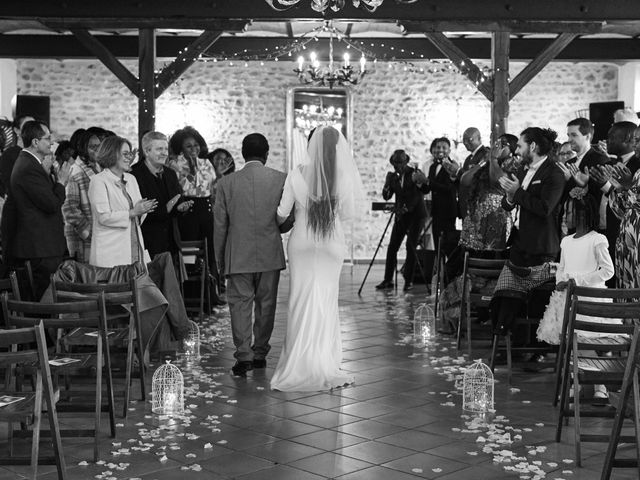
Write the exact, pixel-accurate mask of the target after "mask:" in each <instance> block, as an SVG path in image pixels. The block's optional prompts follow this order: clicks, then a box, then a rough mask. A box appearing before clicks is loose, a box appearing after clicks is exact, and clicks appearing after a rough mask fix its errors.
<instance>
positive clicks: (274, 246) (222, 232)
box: [213, 160, 286, 362]
mask: <svg viewBox="0 0 640 480" xmlns="http://www.w3.org/2000/svg"><path fill="white" fill-rule="evenodd" d="M285 179H286V175H285V174H284V173H282V172H279V171H277V170H274V169H272V168H268V167H265V166H264V165H263V164H262V163H261V162H259V161H257V160H254V161H249V162H247V163H246V165H245V166H244V168H243V169H242V170H240V171H238V172H235V173H233V174H231V175H228V176H225V177H222V178H221V179H220V181H219V183H218V187H217V192H216V203H215V206H214V209H213V210H214V239H213V241H214V249H215V256H216V258H217V259H218V262H219V263H220V264H222V265H221V266H222V267H223V268H224V274H225V275H226V276H227V278H228V281H227V301H228V302H229V309H230V311H231V330H232V332H233V341H234V344H235V346H236V353H235V357H236V359H237V360H238V361H240V362H246V361H251V360H260V359H264V358H265V357H266V355H267V353H268V352H269V350H270V349H271V346H270V345H269V340H270V338H271V332H272V331H273V321H274V318H275V312H276V301H277V298H276V297H277V293H278V281H279V280H280V270H283V269H284V268H285V259H284V250H283V248H282V238H281V237H280V230H279V229H278V221H277V218H276V211H277V208H278V204H279V203H280V197H281V195H282V189H283V187H284V181H285ZM252 310H254V314H255V319H254V324H253V328H252V325H251V317H252ZM252 331H253V338H254V340H253V345H252V341H251V340H252V336H251V334H252Z"/></svg>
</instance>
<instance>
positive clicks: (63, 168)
mask: <svg viewBox="0 0 640 480" xmlns="http://www.w3.org/2000/svg"><path fill="white" fill-rule="evenodd" d="M54 155H55V157H56V161H55V163H54V164H53V168H55V170H56V173H57V174H58V181H59V182H60V183H61V184H62V185H65V186H66V185H67V181H68V180H69V173H70V172H71V165H72V164H73V159H72V156H73V148H71V142H69V141H68V140H63V141H62V142H60V143H59V144H58V148H56V151H55V153H54Z"/></svg>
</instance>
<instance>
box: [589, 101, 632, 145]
mask: <svg viewBox="0 0 640 480" xmlns="http://www.w3.org/2000/svg"><path fill="white" fill-rule="evenodd" d="M621 108H624V102H597V103H590V104H589V119H590V120H591V123H592V124H593V128H594V130H595V131H594V133H593V139H592V141H593V143H596V142H598V141H600V140H606V139H607V132H608V131H609V129H610V128H611V125H613V112H615V111H616V110H619V109H621Z"/></svg>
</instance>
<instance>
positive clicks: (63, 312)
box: [2, 293, 116, 461]
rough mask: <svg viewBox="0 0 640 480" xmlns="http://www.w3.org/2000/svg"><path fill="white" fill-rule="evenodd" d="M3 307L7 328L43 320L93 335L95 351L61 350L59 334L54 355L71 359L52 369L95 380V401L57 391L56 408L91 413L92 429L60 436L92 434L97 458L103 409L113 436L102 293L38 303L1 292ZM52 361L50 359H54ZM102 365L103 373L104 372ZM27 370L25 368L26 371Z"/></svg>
mask: <svg viewBox="0 0 640 480" xmlns="http://www.w3.org/2000/svg"><path fill="white" fill-rule="evenodd" d="M2 309H3V312H4V315H5V321H6V322H7V324H8V325H9V326H10V327H30V326H34V325H37V324H38V323H40V322H42V323H43V325H44V328H46V329H53V330H56V331H57V330H61V331H64V332H67V333H68V332H71V333H72V334H73V332H76V331H78V330H79V329H87V330H88V331H87V330H85V331H87V333H86V334H87V336H89V337H95V342H94V344H95V347H96V351H95V352H91V353H81V354H78V353H75V354H74V353H70V352H68V351H65V350H64V348H63V347H64V345H65V337H64V335H62V336H59V340H58V341H57V342H56V357H57V358H55V359H53V360H59V359H60V358H70V359H72V360H73V361H72V362H69V363H66V364H64V365H58V366H55V367H54V368H53V371H54V374H56V375H65V376H74V377H76V378H77V379H78V380H80V379H82V380H86V379H95V387H94V396H95V404H94V405H91V404H90V403H86V402H82V403H80V401H81V400H84V398H83V397H84V396H85V394H86V393H88V392H86V391H81V390H73V391H69V390H66V391H65V392H60V394H61V402H60V404H59V405H58V411H59V412H60V413H63V412H74V413H77V412H94V428H93V429H88V428H82V429H81V428H76V429H67V430H62V431H61V435H62V436H63V437H93V438H94V451H93V454H94V461H97V460H98V436H99V433H100V417H101V414H102V412H107V413H108V414H109V423H110V427H111V437H115V435H116V426H115V414H114V402H113V382H112V378H111V355H110V353H109V345H108V343H107V328H106V308H105V300H104V294H103V293H100V295H99V296H98V298H97V299H91V300H84V301H77V302H65V303H37V302H21V301H18V300H9V298H8V296H7V294H6V293H5V294H3V295H2ZM53 360H52V361H53ZM103 368H104V374H103ZM26 373H28V371H27V372H26ZM103 375H104V376H105V377H106V387H107V405H103V404H102V387H103V381H102V377H103ZM63 393H64V394H65V398H64V400H67V402H63V401H62V400H63V398H62V396H63Z"/></svg>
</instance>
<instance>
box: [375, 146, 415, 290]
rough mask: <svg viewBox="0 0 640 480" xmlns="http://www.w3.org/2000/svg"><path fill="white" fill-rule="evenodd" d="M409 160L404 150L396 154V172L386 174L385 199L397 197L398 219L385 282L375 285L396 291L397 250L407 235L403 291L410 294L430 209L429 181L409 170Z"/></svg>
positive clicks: (411, 169) (391, 161)
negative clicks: (418, 250) (420, 242)
mask: <svg viewBox="0 0 640 480" xmlns="http://www.w3.org/2000/svg"><path fill="white" fill-rule="evenodd" d="M409 160H410V158H409V155H407V154H406V152H405V151H404V150H396V151H395V152H393V155H391V158H390V159H389V163H391V165H393V170H394V171H393V172H389V173H387V178H386V180H385V183H384V188H383V189H382V198H384V199H385V200H389V199H391V197H392V196H394V195H395V196H396V205H395V209H394V213H395V216H396V218H395V221H394V224H393V229H392V230H391V239H390V240H389V246H388V247H387V259H386V262H385V269H384V280H383V281H382V282H381V283H379V284H378V285H376V289H378V290H386V289H389V288H393V274H394V273H395V271H396V265H397V261H398V257H397V256H398V250H399V249H400V245H401V244H402V240H404V237H405V235H406V237H407V259H406V262H405V264H404V270H403V276H404V291H405V292H406V291H409V290H410V289H411V288H412V287H413V274H414V269H415V265H416V261H417V259H416V255H415V251H416V245H417V243H418V238H419V237H420V231H421V230H422V227H423V226H424V220H425V218H426V217H427V207H426V205H425V203H424V197H423V195H424V194H425V193H426V192H427V186H426V183H427V177H426V176H425V174H424V173H422V172H421V171H420V170H418V169H417V168H413V167H410V166H409Z"/></svg>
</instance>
